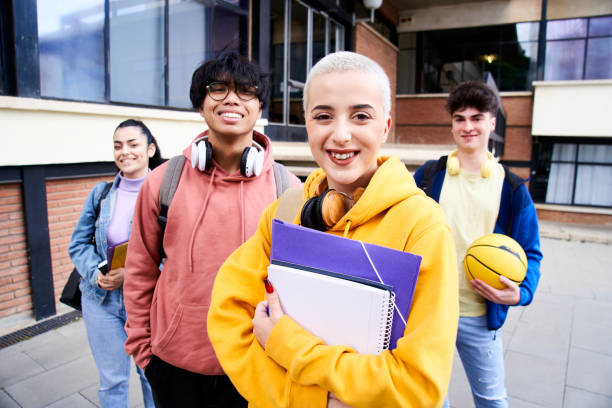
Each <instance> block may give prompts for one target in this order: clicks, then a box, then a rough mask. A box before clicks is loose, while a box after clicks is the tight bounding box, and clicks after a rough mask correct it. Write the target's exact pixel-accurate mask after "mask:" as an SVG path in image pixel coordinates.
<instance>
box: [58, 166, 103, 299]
mask: <svg viewBox="0 0 612 408" xmlns="http://www.w3.org/2000/svg"><path fill="white" fill-rule="evenodd" d="M100 181H112V177H91V178H82V179H70V180H53V181H48V182H47V212H48V216H49V240H50V246H51V262H52V267H53V287H54V290H55V298H56V300H57V299H59V296H60V294H61V292H62V289H63V288H64V284H65V283H66V280H67V279H68V276H69V275H70V272H72V269H73V268H74V266H73V265H72V262H71V261H70V257H69V256H68V245H69V244H70V238H71V236H72V231H73V230H74V227H75V226H76V223H77V221H78V219H79V215H80V214H81V209H82V207H83V203H84V202H85V198H86V197H87V194H89V192H90V191H91V189H92V188H93V187H94V186H95V185H96V184H97V183H99V182H100Z"/></svg>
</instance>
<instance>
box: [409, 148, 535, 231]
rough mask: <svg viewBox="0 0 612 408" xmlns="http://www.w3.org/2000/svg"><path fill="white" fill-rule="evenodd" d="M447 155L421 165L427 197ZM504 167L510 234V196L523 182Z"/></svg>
mask: <svg viewBox="0 0 612 408" xmlns="http://www.w3.org/2000/svg"><path fill="white" fill-rule="evenodd" d="M447 158H448V156H442V157H440V158H439V159H438V160H429V161H427V162H426V163H425V164H424V165H423V181H421V186H420V187H421V190H423V191H424V192H425V194H426V195H427V196H428V197H431V193H432V192H431V189H432V188H433V178H434V176H435V174H436V173H437V172H438V171H440V170H442V169H445V168H446V159H447ZM502 167H503V168H504V179H505V180H506V181H507V182H508V183H509V184H510V187H511V192H510V211H509V213H508V217H509V220H508V229H507V231H506V232H507V233H506V235H510V231H511V229H512V212H513V208H512V207H513V205H512V198H513V197H514V192H515V191H516V189H517V188H519V187H520V186H521V184H523V183H524V182H525V180H523V179H522V178H521V177H519V176H517V175H516V174H514V173H513V172H511V171H510V169H509V168H508V167H506V166H505V165H504V164H502Z"/></svg>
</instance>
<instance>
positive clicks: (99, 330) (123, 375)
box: [81, 289, 155, 408]
mask: <svg viewBox="0 0 612 408" xmlns="http://www.w3.org/2000/svg"><path fill="white" fill-rule="evenodd" d="M81 303H82V308H83V320H84V321H85V327H86V329H87V338H88V339H89V347H90V348H91V354H93V358H94V360H95V362H96V366H97V367H98V374H99V375H100V388H99V389H98V398H99V400H100V405H101V406H102V408H107V407H109V408H123V407H126V408H127V407H129V405H130V404H129V392H128V388H129V383H130V360H131V358H130V356H128V355H127V354H125V350H124V349H123V345H124V343H125V340H126V338H127V335H126V334H125V329H124V326H125V320H126V315H125V304H124V302H123V291H122V290H121V289H116V290H113V291H110V292H109V293H108V295H107V296H106V298H105V299H104V302H102V303H101V304H100V303H98V302H97V301H96V300H92V299H91V298H89V297H87V296H83V297H82V300H81ZM136 368H137V371H138V375H139V376H140V384H141V386H142V395H143V397H144V405H145V407H146V408H154V407H155V404H154V402H153V395H152V393H151V386H150V385H149V382H148V381H147V379H146V377H145V375H144V372H143V370H141V369H140V368H139V367H136Z"/></svg>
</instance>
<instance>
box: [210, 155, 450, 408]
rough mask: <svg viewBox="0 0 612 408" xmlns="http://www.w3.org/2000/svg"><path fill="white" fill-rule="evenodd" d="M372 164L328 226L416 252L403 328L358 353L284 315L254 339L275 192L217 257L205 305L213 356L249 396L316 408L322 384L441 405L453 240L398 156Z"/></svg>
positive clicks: (307, 192) (313, 178)
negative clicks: (392, 342) (221, 258)
mask: <svg viewBox="0 0 612 408" xmlns="http://www.w3.org/2000/svg"><path fill="white" fill-rule="evenodd" d="M378 165H379V168H378V170H377V171H376V173H375V174H374V176H373V177H372V179H371V181H370V183H369V185H368V186H367V188H366V190H365V192H364V193H363V195H362V196H361V198H360V199H359V201H358V202H357V203H356V204H355V206H353V208H351V210H349V211H348V212H347V213H346V214H345V216H344V217H343V218H342V219H340V221H339V222H338V223H337V224H336V225H335V226H333V227H332V228H331V229H329V230H328V232H329V233H331V234H336V235H344V236H346V237H348V238H351V239H355V240H361V241H364V242H368V243H372V244H377V245H383V246H387V247H390V248H394V249H398V250H403V251H408V252H412V253H414V254H418V255H421V256H422V257H423V260H422V262H421V269H420V272H419V277H418V280H417V286H416V289H415V293H414V298H413V301H412V306H411V310H410V316H409V318H408V322H407V326H406V330H405V332H404V336H403V337H402V338H401V339H400V340H399V341H398V343H397V348H395V349H393V350H385V351H383V352H382V353H381V354H380V355H377V356H376V355H362V354H358V353H357V352H355V350H353V349H351V348H350V347H347V346H327V345H325V343H324V342H323V341H322V340H321V339H319V338H317V337H316V336H314V335H312V334H310V333H309V332H307V331H306V330H304V329H302V328H301V327H300V326H299V325H298V324H297V323H296V322H294V321H293V320H292V319H291V318H290V317H288V316H287V315H285V316H283V317H282V318H281V319H280V320H279V321H278V323H277V324H276V325H275V326H274V329H273V330H272V333H271V334H270V336H269V338H268V341H267V343H266V347H265V350H264V349H263V348H262V347H261V346H260V345H259V343H258V342H257V339H256V338H255V335H254V334H253V324H252V319H253V314H254V310H255V307H256V305H257V303H259V302H260V301H262V300H263V299H264V298H265V295H264V293H265V290H264V284H263V279H264V278H265V277H266V276H267V272H266V269H267V267H268V265H269V263H270V237H271V222H272V219H273V218H274V214H275V212H276V208H277V207H278V201H277V202H275V203H273V204H271V205H270V206H269V207H268V208H267V209H266V210H265V211H264V213H263V214H262V216H261V218H260V221H259V225H258V228H257V231H256V233H255V235H253V236H252V237H251V238H250V239H249V240H248V241H247V242H245V243H244V244H243V245H242V246H240V247H239V248H238V249H237V250H236V251H235V252H234V253H233V254H232V255H230V257H229V258H228V259H227V260H226V262H225V263H224V264H223V265H222V266H221V269H220V270H219V273H218V275H217V277H216V280H215V284H214V288H213V292H212V300H211V306H210V310H209V313H208V334H209V336H210V340H211V343H212V345H213V347H214V349H215V352H216V354H217V357H218V359H219V362H220V363H221V366H222V367H223V369H224V370H225V372H226V373H227V374H228V375H229V377H230V379H231V380H232V382H233V384H234V385H235V386H236V388H237V389H238V391H239V392H240V393H241V394H242V395H243V396H244V397H245V398H246V399H247V400H248V401H249V406H251V407H257V408H265V407H274V408H277V407H308V408H316V407H322V408H323V407H326V406H327V393H328V392H333V393H334V394H335V395H336V396H337V397H338V398H339V399H340V400H341V401H343V402H344V403H346V404H348V405H349V406H351V407H355V408H358V407H436V406H441V405H442V403H443V401H444V398H445V396H446V392H447V389H448V383H449V380H450V373H451V367H452V359H453V350H454V346H455V337H456V333H457V321H458V316H459V308H458V289H457V273H456V270H455V269H456V261H455V249H454V243H453V240H452V237H451V233H450V229H449V227H448V225H447V223H446V219H445V217H444V214H443V213H442V211H441V209H440V207H439V206H438V205H437V204H436V203H435V202H434V201H433V200H431V199H429V198H428V197H426V196H425V194H424V193H423V192H422V191H421V190H420V189H419V188H417V187H416V185H415V183H414V179H413V178H412V176H411V175H410V173H409V172H408V171H407V170H406V167H405V166H404V165H403V164H402V163H401V161H400V160H399V159H397V158H395V157H391V158H379V159H378ZM324 179H325V172H324V171H323V170H321V169H319V170H316V171H314V172H313V173H312V174H311V175H310V176H309V177H308V180H306V183H305V185H304V197H303V199H304V200H306V199H307V198H310V197H311V196H312V195H313V194H314V191H315V188H316V186H317V185H318V184H319V183H320V182H321V181H323V180H324ZM294 222H295V223H298V222H299V212H298V214H297V215H296V218H295V221H294ZM347 227H348V228H347ZM295 245H299V242H296V243H295ZM338 256H342V254H338ZM321 318H324V316H322V317H321Z"/></svg>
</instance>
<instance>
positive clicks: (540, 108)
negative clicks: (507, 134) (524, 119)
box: [531, 79, 612, 137]
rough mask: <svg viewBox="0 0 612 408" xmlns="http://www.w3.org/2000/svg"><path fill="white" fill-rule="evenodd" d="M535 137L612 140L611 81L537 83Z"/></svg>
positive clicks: (533, 125)
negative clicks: (601, 138) (609, 138)
mask: <svg viewBox="0 0 612 408" xmlns="http://www.w3.org/2000/svg"><path fill="white" fill-rule="evenodd" d="M533 87H534V97H533V120H532V129H531V133H532V134H533V135H534V136H573V137H612V79H606V80H591V81H546V82H539V81H537V82H534V83H533Z"/></svg>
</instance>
